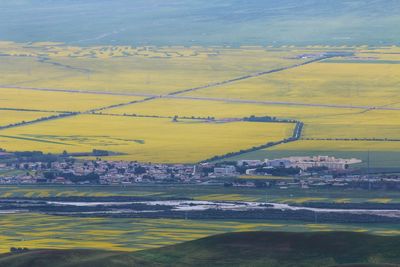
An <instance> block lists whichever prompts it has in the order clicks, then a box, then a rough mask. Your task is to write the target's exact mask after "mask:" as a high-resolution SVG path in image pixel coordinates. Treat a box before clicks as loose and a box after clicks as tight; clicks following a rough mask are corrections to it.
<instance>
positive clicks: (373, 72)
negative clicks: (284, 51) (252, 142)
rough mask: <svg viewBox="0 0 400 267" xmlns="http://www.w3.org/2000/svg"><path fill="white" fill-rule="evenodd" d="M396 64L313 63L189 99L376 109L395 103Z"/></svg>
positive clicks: (398, 75)
mask: <svg viewBox="0 0 400 267" xmlns="http://www.w3.org/2000/svg"><path fill="white" fill-rule="evenodd" d="M399 83H400V64H361V63H360V64H346V63H314V64H309V65H306V66H302V67H298V68H295V69H290V70H287V71H282V72H277V73H274V74H271V75H266V76H262V77H257V78H252V79H248V80H243V81H240V82H237V83H234V84H229V85H225V86H220V87H216V88H207V89H204V90H200V91H195V92H190V93H188V94H187V95H191V96H207V97H221V98H238V99H254V100H268V101H284V102H301V103H322V104H337V105H343V104H345V105H363V106H379V105H387V104H390V103H392V102H393V101H398V100H399V97H398V85H399Z"/></svg>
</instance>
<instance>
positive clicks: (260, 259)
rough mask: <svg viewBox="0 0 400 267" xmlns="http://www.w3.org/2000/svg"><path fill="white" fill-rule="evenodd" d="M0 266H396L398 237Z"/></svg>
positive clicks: (355, 236)
mask: <svg viewBox="0 0 400 267" xmlns="http://www.w3.org/2000/svg"><path fill="white" fill-rule="evenodd" d="M385 263H386V264H385ZM0 266H1V267H3V266H4V267H5V266H7V267H25V266H26V267H28V266H29V267H39V266H40V267H50V266H63V267H72V266H77V267H88V266H97V267H103V266H104V267H105V266H107V267H124V266H266V267H275V266H280V267H285V266H287V267H289V266H303V267H308V266H310V267H318V266H353V267H356V266H360V267H361V266H371V267H372V266H377V267H384V266H400V237H384V236H372V235H367V234H362V233H347V232H319V233H284V232H242V233H230V234H223V235H217V236H212V237H207V238H203V239H199V240H196V241H190V242H186V243H182V244H179V245H174V246H168V247H164V248H161V249H152V250H145V251H140V252H133V253H126V252H105V251H85V250H65V251H51V250H37V251H31V252H28V253H24V254H16V255H10V254H6V255H2V256H0Z"/></svg>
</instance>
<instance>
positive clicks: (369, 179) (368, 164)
mask: <svg viewBox="0 0 400 267" xmlns="http://www.w3.org/2000/svg"><path fill="white" fill-rule="evenodd" d="M370 167H371V165H370V155H369V150H368V155H367V179H368V190H370V191H371V187H372V186H371V176H370Z"/></svg>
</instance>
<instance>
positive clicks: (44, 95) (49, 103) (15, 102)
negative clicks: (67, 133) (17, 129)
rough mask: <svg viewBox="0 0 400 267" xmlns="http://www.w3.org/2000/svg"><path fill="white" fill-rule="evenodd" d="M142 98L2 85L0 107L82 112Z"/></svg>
mask: <svg viewBox="0 0 400 267" xmlns="http://www.w3.org/2000/svg"><path fill="white" fill-rule="evenodd" d="M140 99H143V97H136V96H115V95H101V94H80V93H65V92H46V91H35V90H20V89H8V88H1V87H0V108H17V109H35V110H46V111H74V112H78V111H79V112H82V111H87V110H90V109H94V108H101V107H107V106H110V105H114V104H119V103H127V102H130V101H135V100H140Z"/></svg>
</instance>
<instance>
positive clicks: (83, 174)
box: [0, 156, 361, 185]
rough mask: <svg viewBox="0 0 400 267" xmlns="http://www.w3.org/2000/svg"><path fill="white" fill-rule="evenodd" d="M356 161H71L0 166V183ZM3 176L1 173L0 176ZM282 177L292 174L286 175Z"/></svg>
mask: <svg viewBox="0 0 400 267" xmlns="http://www.w3.org/2000/svg"><path fill="white" fill-rule="evenodd" d="M360 162H361V160H358V159H340V158H334V157H328V156H315V157H288V158H281V159H272V160H268V159H266V160H239V161H237V162H235V163H227V164H223V163H201V164H197V165H184V164H173V165H167V164H153V163H138V162H127V161H105V160H100V159H99V160H80V161H78V160H71V159H65V160H61V161H54V162H22V163H13V164H5V163H3V164H2V163H0V170H1V172H0V184H34V183H54V184H104V185H113V184H115V185H117V184H119V185H120V184H136V183H204V182H207V181H208V182H209V181H210V180H213V179H215V178H223V177H232V178H240V177H241V176H242V175H260V176H262V175H276V173H274V172H273V171H276V170H289V169H294V170H296V171H297V172H295V173H296V174H301V173H305V172H307V171H309V170H310V169H313V168H322V169H324V170H331V171H342V170H346V169H347V168H348V166H349V165H351V164H357V163H360ZM1 173H3V174H1ZM284 175H293V172H292V173H287V174H284Z"/></svg>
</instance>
